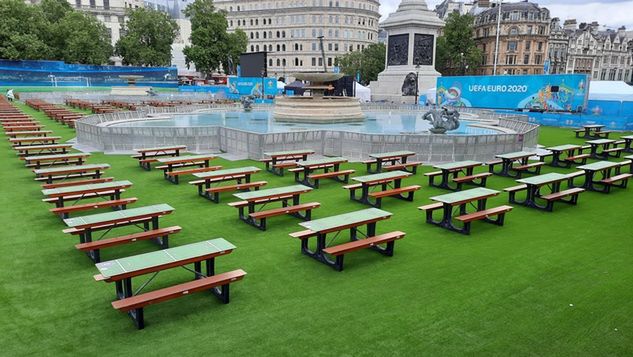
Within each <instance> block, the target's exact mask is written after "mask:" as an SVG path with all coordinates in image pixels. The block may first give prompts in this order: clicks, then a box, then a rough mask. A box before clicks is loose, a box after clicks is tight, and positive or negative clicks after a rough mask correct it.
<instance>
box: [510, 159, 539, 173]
mask: <svg viewBox="0 0 633 357" xmlns="http://www.w3.org/2000/svg"><path fill="white" fill-rule="evenodd" d="M543 165H545V163H544V162H540V161H539V162H533V163H530V164H525V165H520V166H516V167H514V169H515V170H517V171H526V170H529V169H531V168H534V167H537V168H540V167H541V166H543Z"/></svg>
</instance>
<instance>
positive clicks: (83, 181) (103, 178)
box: [42, 177, 114, 189]
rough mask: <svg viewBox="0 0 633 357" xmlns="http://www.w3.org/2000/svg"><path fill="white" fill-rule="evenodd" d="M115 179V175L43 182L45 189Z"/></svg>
mask: <svg viewBox="0 0 633 357" xmlns="http://www.w3.org/2000/svg"><path fill="white" fill-rule="evenodd" d="M112 181H114V177H102V178H98V179H89V180H77V181H71V182H60V183H45V184H42V188H43V189H50V188H59V187H70V186H79V185H91V184H95V183H105V182H112Z"/></svg>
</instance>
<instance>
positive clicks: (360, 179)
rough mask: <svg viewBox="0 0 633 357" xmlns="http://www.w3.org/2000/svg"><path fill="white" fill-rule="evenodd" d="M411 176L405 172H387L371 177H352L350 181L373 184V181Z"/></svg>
mask: <svg viewBox="0 0 633 357" xmlns="http://www.w3.org/2000/svg"><path fill="white" fill-rule="evenodd" d="M411 175H412V174H411V173H410V172H406V171H389V172H382V173H379V174H373V175H365V176H358V177H352V180H354V181H358V182H360V183H364V182H373V181H380V180H389V179H393V180H395V179H399V178H402V177H408V176H411Z"/></svg>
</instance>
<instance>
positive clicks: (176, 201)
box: [0, 109, 633, 356]
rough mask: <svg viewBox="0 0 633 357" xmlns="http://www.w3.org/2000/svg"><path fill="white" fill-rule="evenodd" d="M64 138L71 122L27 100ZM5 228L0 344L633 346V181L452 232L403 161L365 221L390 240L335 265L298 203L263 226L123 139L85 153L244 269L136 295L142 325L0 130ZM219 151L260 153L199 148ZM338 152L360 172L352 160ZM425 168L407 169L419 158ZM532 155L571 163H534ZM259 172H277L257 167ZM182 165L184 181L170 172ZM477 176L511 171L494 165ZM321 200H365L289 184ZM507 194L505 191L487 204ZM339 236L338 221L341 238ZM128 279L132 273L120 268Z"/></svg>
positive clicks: (265, 351) (303, 351)
mask: <svg viewBox="0 0 633 357" xmlns="http://www.w3.org/2000/svg"><path fill="white" fill-rule="evenodd" d="M25 110H26V111H28V112H29V113H33V115H34V116H35V117H37V118H39V119H41V121H42V122H43V123H45V124H46V127H47V128H49V129H52V130H54V132H55V134H56V135H61V136H62V137H63V138H64V139H70V138H72V137H73V131H72V130H70V129H68V128H66V127H63V126H61V125H59V124H57V123H55V122H53V121H52V120H49V119H47V118H45V117H44V116H42V115H41V114H39V113H36V112H34V111H32V110H30V109H25ZM541 142H542V144H544V145H555V144H565V143H581V142H582V140H579V139H575V138H573V132H572V131H571V130H570V129H557V128H541ZM0 153H1V155H2V156H3V157H4V160H3V170H1V171H0V182H2V185H3V186H2V187H3V188H2V195H1V196H0V205H1V206H2V208H1V209H0V212H1V214H2V222H3V228H2V229H3V234H2V239H1V240H0V252H1V253H2V259H0V271H1V272H2V274H0V282H1V283H0V287H1V290H0V301H2V304H0V316H1V317H0V336H1V337H0V341H1V342H2V343H1V345H2V354H6V355H60V354H74V355H78V354H84V355H86V354H99V355H167V354H169V355H176V354H180V355H194V354H195V355H203V354H204V355H231V356H233V355H239V356H247V355H248V356H254V355H293V356H294V355H324V356H334V355H349V356H363V355H430V356H433V355H464V354H469V355H474V354H488V355H492V354H494V355H535V356H541V355H551V356H572V355H595V356H609V355H620V356H625V355H628V356H630V355H631V354H633V320H632V319H631V316H632V315H633V299H632V298H633V259H632V253H633V239H632V238H633V236H632V234H631V222H632V221H633V220H632V218H633V213H632V210H631V208H630V202H631V199H632V198H633V192H632V189H631V188H629V189H627V190H621V189H615V190H614V192H613V193H611V194H608V195H607V194H600V193H593V192H587V193H584V194H582V195H581V197H580V201H579V205H578V206H568V205H564V204H557V205H556V207H555V210H554V212H553V213H546V212H541V211H536V210H534V209H529V208H524V207H516V208H515V209H514V210H513V211H512V212H510V213H509V214H508V215H507V216H506V224H505V226H504V227H497V226H494V225H490V224H486V223H480V222H478V223H474V224H473V227H472V234H471V235H470V236H464V235H461V234H457V233H454V232H449V231H446V230H444V229H441V228H438V227H435V226H432V225H429V224H426V223H425V222H424V215H423V213H422V212H420V211H418V210H417V207H418V206H420V205H422V204H426V203H430V200H429V199H428V197H430V196H432V195H437V194H441V193H446V191H442V190H439V189H435V188H430V187H428V185H427V182H426V178H425V177H424V176H423V175H422V174H421V173H418V174H417V175H415V176H413V177H412V178H410V179H407V180H406V182H405V183H406V184H422V185H423V186H424V187H423V189H422V190H420V191H418V192H417V193H416V197H415V202H413V203H410V202H404V201H400V200H395V199H385V200H384V204H383V209H384V210H387V211H389V212H392V213H393V214H394V215H393V217H392V218H391V219H390V220H387V221H383V222H380V223H379V224H378V233H381V232H387V231H391V230H402V231H404V232H406V233H407V236H406V237H405V238H404V239H403V240H400V241H398V242H397V243H396V248H395V255H394V257H392V258H387V257H383V256H381V255H378V254H376V253H375V252H371V251H361V252H355V253H352V254H348V255H347V256H346V258H345V270H344V271H343V272H336V271H334V270H333V269H331V268H330V267H327V266H325V265H323V264H320V263H318V262H316V261H315V260H313V259H310V258H308V257H306V256H303V255H301V254H300V249H299V245H300V243H299V241H297V240H295V239H292V238H290V237H288V233H290V232H293V231H298V230H301V227H300V226H299V225H298V223H299V220H297V219H296V218H292V217H276V218H272V219H270V220H269V222H268V226H269V228H268V230H267V231H266V232H261V231H258V230H257V229H255V228H253V227H250V226H248V225H246V224H245V223H243V222H241V221H239V220H238V218H237V210H236V209H234V208H231V207H229V206H227V205H226V202H229V201H232V199H231V196H230V195H229V194H222V203H221V204H214V203H211V202H209V201H207V200H205V199H203V198H201V197H198V196H197V195H196V190H195V188H194V187H192V186H190V185H188V184H186V183H181V184H180V185H178V186H176V185H173V184H170V183H168V182H167V181H165V180H164V179H163V178H162V174H161V172H160V171H157V170H152V171H151V172H146V171H143V170H141V169H140V168H139V167H138V164H137V163H136V161H135V160H133V159H131V158H130V157H129V156H125V155H124V156H112V155H103V154H97V153H95V154H93V156H92V157H91V158H90V159H89V160H88V162H89V163H102V162H106V163H109V164H111V165H112V169H111V170H109V171H108V174H109V175H108V176H114V177H116V178H117V179H125V180H130V181H132V182H133V183H134V186H133V187H132V188H130V189H129V190H128V192H126V193H125V194H124V196H125V197H138V198H139V202H138V203H136V206H142V205H150V204H156V203H168V204H170V205H172V206H173V207H175V208H176V211H175V212H174V214H172V215H170V216H167V217H165V218H164V219H162V221H161V225H162V226H163V227H166V226H167V225H180V226H182V227H183V230H182V232H181V233H179V234H177V235H174V236H173V237H172V239H171V244H172V245H173V246H177V245H181V244H186V243H191V242H196V241H200V240H204V239H209V238H216V237H224V238H226V239H227V240H229V241H230V242H231V243H233V244H235V245H236V246H237V249H236V250H235V251H234V252H233V253H232V254H230V255H228V256H224V257H220V258H218V259H217V260H216V269H217V271H218V272H222V271H228V270H233V269H237V268H242V269H244V270H245V271H247V272H248V275H247V276H246V277H245V278H244V280H243V281H240V282H237V283H235V284H234V285H233V286H232V287H231V303H230V304H228V305H222V304H220V303H219V301H217V299H215V298H214V297H212V296H210V295H208V294H204V293H198V294H194V295H192V296H187V297H184V298H181V299H176V300H173V301H170V302H165V303H161V304H158V305H153V306H149V307H148V308H146V310H145V319H146V324H147V326H146V328H145V330H142V331H137V330H135V328H134V326H133V324H132V322H131V320H130V319H129V318H128V317H127V316H126V315H125V314H123V313H120V312H118V311H116V310H114V309H113V308H112V307H111V305H110V302H111V301H112V300H113V298H114V287H113V286H112V285H111V284H107V283H104V282H95V281H94V280H93V278H92V276H93V275H94V274H96V272H97V271H96V269H95V267H94V265H93V264H92V263H91V262H90V260H89V259H88V258H87V257H86V256H85V255H84V254H82V253H80V252H78V251H76V250H75V248H74V245H75V244H76V243H77V239H76V237H74V236H68V235H65V234H63V233H62V232H61V231H62V229H64V228H65V226H64V225H63V223H62V222H61V221H60V219H59V218H57V217H55V216H54V215H52V214H51V213H49V212H48V209H49V208H50V206H49V205H48V204H46V203H43V202H41V198H42V195H41V192H40V187H39V184H37V183H35V182H34V181H33V174H32V173H31V172H30V171H29V170H28V169H25V168H24V166H23V164H22V162H21V161H20V160H18V159H17V158H16V156H15V153H14V151H13V150H12V149H10V147H9V144H8V143H6V142H4V144H2V146H1V147H0ZM216 161H217V163H218V164H221V165H223V166H225V167H239V166H247V165H259V166H261V165H260V163H258V162H253V161H238V162H229V161H225V160H221V159H218V160H215V161H214V163H216ZM344 167H345V168H347V167H353V168H355V169H356V170H357V174H359V175H361V174H364V172H365V170H364V167H363V166H362V165H358V164H354V165H351V164H350V165H344ZM429 170H430V168H429V167H425V168H424V170H423V171H429ZM543 171H544V172H554V171H556V172H569V171H571V170H563V169H552V168H551V167H545V168H544V170H543ZM254 178H255V179H257V180H260V179H262V180H267V181H268V182H269V185H268V186H269V187H278V186H284V185H290V184H293V179H292V177H291V176H290V175H286V176H285V177H283V178H280V177H277V176H273V175H271V174H268V173H260V174H258V175H256V176H254ZM184 181H186V180H184ZM489 183H490V184H489V187H492V188H496V189H501V188H503V187H508V186H511V185H514V181H513V180H511V179H507V178H500V177H498V176H494V177H492V178H490V180H489ZM309 201H318V202H321V204H322V206H321V208H319V209H317V210H315V211H314V212H313V213H314V217H315V218H320V217H326V216H329V215H333V214H339V213H344V212H349V211H353V210H358V209H363V208H366V206H363V205H361V204H359V203H355V202H351V201H350V200H349V198H348V194H347V191H346V190H344V189H342V188H341V185H340V184H338V183H335V182H333V181H330V180H325V181H323V182H322V188H320V189H318V190H315V191H314V192H312V193H310V194H308V195H306V196H305V198H303V202H309ZM501 204H507V195H506V194H501V195H500V196H499V197H497V198H495V199H493V200H491V202H490V206H493V205H501ZM343 238H344V237H343ZM155 249H156V248H155V246H154V245H152V244H151V243H149V242H139V243H135V244H130V245H128V246H125V247H118V248H111V249H106V250H103V251H102V257H103V259H111V258H115V257H120V256H126V255H131V254H138V253H141V252H148V251H154V250H155ZM191 277H192V274H191V273H189V272H187V271H185V270H184V269H177V270H172V271H167V272H162V273H160V274H159V275H158V276H157V278H156V279H155V280H154V282H152V283H151V284H150V287H149V289H155V288H158V287H161V286H167V285H169V284H174V283H178V282H183V281H185V280H187V279H190V278H191ZM135 286H137V287H138V286H140V280H139V279H137V280H135Z"/></svg>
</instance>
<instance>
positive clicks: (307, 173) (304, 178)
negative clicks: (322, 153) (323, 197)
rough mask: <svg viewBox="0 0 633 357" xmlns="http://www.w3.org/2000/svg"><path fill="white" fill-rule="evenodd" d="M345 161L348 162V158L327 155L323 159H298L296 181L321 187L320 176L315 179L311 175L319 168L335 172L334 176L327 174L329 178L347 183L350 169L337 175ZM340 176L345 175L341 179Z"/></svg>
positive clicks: (330, 172) (328, 172)
mask: <svg viewBox="0 0 633 357" xmlns="http://www.w3.org/2000/svg"><path fill="white" fill-rule="evenodd" d="M345 162H347V159H344V158H342V157H326V158H323V159H313V160H305V161H298V162H297V166H298V168H297V169H295V170H296V171H295V181H296V182H297V183H300V184H302V185H306V186H309V187H313V188H319V178H317V179H314V178H312V177H311V175H312V174H313V173H314V172H315V171H317V170H323V172H324V173H326V174H334V176H329V175H325V176H327V178H331V179H333V180H335V181H338V182H344V183H347V182H348V181H349V174H350V172H349V171H345V172H342V173H341V174H340V175H336V173H339V172H340V171H339V167H340V165H341V164H342V163H345ZM330 169H331V171H330ZM352 172H353V171H352ZM321 176H323V175H321ZM340 176H343V178H342V179H341V178H340ZM317 177H320V176H317ZM324 178H325V177H324Z"/></svg>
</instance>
